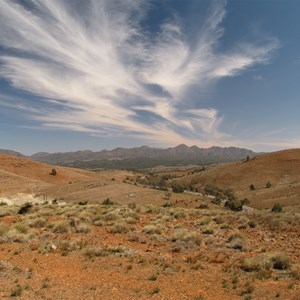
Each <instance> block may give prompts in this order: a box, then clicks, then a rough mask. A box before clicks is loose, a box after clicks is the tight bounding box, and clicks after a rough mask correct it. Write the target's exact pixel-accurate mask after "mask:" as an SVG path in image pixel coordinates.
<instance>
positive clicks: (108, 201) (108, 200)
mask: <svg viewBox="0 0 300 300" xmlns="http://www.w3.org/2000/svg"><path fill="white" fill-rule="evenodd" d="M102 205H114V202H113V201H111V200H110V199H109V198H107V199H105V200H104V201H103V202H102Z"/></svg>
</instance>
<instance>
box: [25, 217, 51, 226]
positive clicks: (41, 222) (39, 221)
mask: <svg viewBox="0 0 300 300" xmlns="http://www.w3.org/2000/svg"><path fill="white" fill-rule="evenodd" d="M29 226H30V227H39V228H41V227H46V226H47V220H46V219H44V218H37V219H35V220H33V221H31V222H30V223H29Z"/></svg>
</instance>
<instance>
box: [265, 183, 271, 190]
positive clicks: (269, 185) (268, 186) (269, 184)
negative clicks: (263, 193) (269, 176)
mask: <svg viewBox="0 0 300 300" xmlns="http://www.w3.org/2000/svg"><path fill="white" fill-rule="evenodd" d="M271 187H272V184H271V182H270V181H268V182H267V183H266V188H267V189H270V188H271Z"/></svg>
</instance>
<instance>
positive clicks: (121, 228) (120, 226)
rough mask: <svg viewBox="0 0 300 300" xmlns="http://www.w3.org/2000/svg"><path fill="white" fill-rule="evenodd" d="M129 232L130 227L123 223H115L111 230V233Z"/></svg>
mask: <svg viewBox="0 0 300 300" xmlns="http://www.w3.org/2000/svg"><path fill="white" fill-rule="evenodd" d="M128 231H129V228H128V225H127V224H126V223H125V222H123V221H122V222H117V223H115V224H114V225H113V226H112V227H111V228H110V230H109V232H110V233H127V232H128Z"/></svg>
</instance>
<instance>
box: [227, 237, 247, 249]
mask: <svg viewBox="0 0 300 300" xmlns="http://www.w3.org/2000/svg"><path fill="white" fill-rule="evenodd" d="M227 242H228V245H227V247H228V248H231V249H235V250H240V251H244V250H245V249H246V241H245V239H244V237H243V236H242V235H241V234H240V233H238V232H235V233H233V234H231V235H230V236H229V237H228V240H227Z"/></svg>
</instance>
